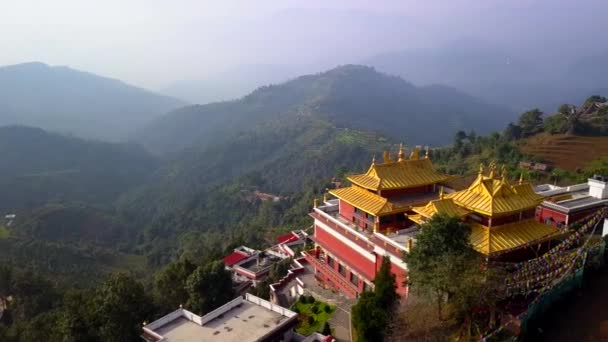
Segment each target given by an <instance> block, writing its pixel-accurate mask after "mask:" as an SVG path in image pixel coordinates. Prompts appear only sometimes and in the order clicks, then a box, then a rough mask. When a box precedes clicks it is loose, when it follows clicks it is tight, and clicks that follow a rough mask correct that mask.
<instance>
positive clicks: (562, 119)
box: [544, 113, 568, 134]
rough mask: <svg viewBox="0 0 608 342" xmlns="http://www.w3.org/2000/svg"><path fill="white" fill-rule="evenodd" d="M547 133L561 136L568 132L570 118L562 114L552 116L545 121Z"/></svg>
mask: <svg viewBox="0 0 608 342" xmlns="http://www.w3.org/2000/svg"><path fill="white" fill-rule="evenodd" d="M544 130H545V132H547V133H549V134H561V133H566V132H567V131H568V118H567V117H566V116H565V115H564V114H561V113H557V114H555V115H551V116H549V117H547V118H546V119H545V124H544Z"/></svg>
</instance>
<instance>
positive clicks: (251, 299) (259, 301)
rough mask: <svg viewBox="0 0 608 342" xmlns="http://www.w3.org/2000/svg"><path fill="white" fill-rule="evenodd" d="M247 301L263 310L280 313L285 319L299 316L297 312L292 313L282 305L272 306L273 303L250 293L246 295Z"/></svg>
mask: <svg viewBox="0 0 608 342" xmlns="http://www.w3.org/2000/svg"><path fill="white" fill-rule="evenodd" d="M245 299H246V300H247V301H249V302H251V303H253V304H256V305H259V306H261V307H263V308H266V309H268V310H270V311H274V312H276V313H279V314H281V315H282V316H285V317H290V318H291V317H294V316H296V315H297V314H296V313H295V312H293V311H291V310H289V309H286V308H284V307H282V306H280V305H275V304H272V303H271V302H269V301H267V300H264V299H262V298H260V297H256V296H254V295H252V294H250V293H248V294H247V295H246V297H245Z"/></svg>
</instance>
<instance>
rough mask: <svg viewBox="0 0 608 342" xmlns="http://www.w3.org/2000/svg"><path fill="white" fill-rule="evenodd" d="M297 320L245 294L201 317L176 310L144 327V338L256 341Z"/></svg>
mask: <svg viewBox="0 0 608 342" xmlns="http://www.w3.org/2000/svg"><path fill="white" fill-rule="evenodd" d="M296 318H297V314H296V313H295V312H293V311H291V310H288V309H285V308H283V307H281V306H278V305H274V304H271V303H270V302H268V301H265V300H263V299H261V298H258V297H255V296H252V295H250V294H247V296H246V298H243V297H237V298H236V299H234V300H232V301H231V302H229V303H227V304H225V305H223V306H221V307H219V308H218V309H216V310H214V311H212V312H210V313H208V314H207V315H205V316H202V317H200V316H197V315H195V314H193V313H192V312H189V311H187V310H184V309H178V310H176V311H174V312H172V313H170V314H169V315H167V316H165V317H163V318H161V319H159V320H157V321H155V322H152V323H150V324H148V325H146V326H145V327H144V335H143V337H144V338H146V339H147V340H148V341H154V342H158V341H163V342H177V341H179V342H184V341H188V342H190V341H192V342H198V341H201V342H202V341H226V342H230V341H236V342H244V341H258V340H261V339H263V338H265V337H267V336H269V335H270V334H272V333H273V332H275V331H277V330H278V329H281V328H283V327H285V326H286V325H288V324H290V323H294V322H295V320H296Z"/></svg>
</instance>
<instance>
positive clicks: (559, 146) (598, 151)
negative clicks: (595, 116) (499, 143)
mask: <svg viewBox="0 0 608 342" xmlns="http://www.w3.org/2000/svg"><path fill="white" fill-rule="evenodd" d="M521 150H522V152H523V153H524V154H526V155H532V156H536V157H539V158H541V159H543V160H544V161H546V162H549V163H550V164H551V165H553V166H555V167H559V168H561V169H564V170H569V171H576V169H577V168H584V167H585V166H587V165H588V164H589V163H590V162H592V161H593V160H596V159H598V158H601V157H608V136H605V137H582V136H572V135H565V134H560V135H545V134H541V135H537V136H534V137H532V138H529V139H527V140H526V141H525V142H524V143H523V144H522V146H521Z"/></svg>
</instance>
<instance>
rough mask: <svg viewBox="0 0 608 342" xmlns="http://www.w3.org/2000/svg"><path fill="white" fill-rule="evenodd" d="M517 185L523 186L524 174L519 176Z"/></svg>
mask: <svg viewBox="0 0 608 342" xmlns="http://www.w3.org/2000/svg"><path fill="white" fill-rule="evenodd" d="M519 184H524V173H523V172H522V173H520V174H519Z"/></svg>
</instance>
